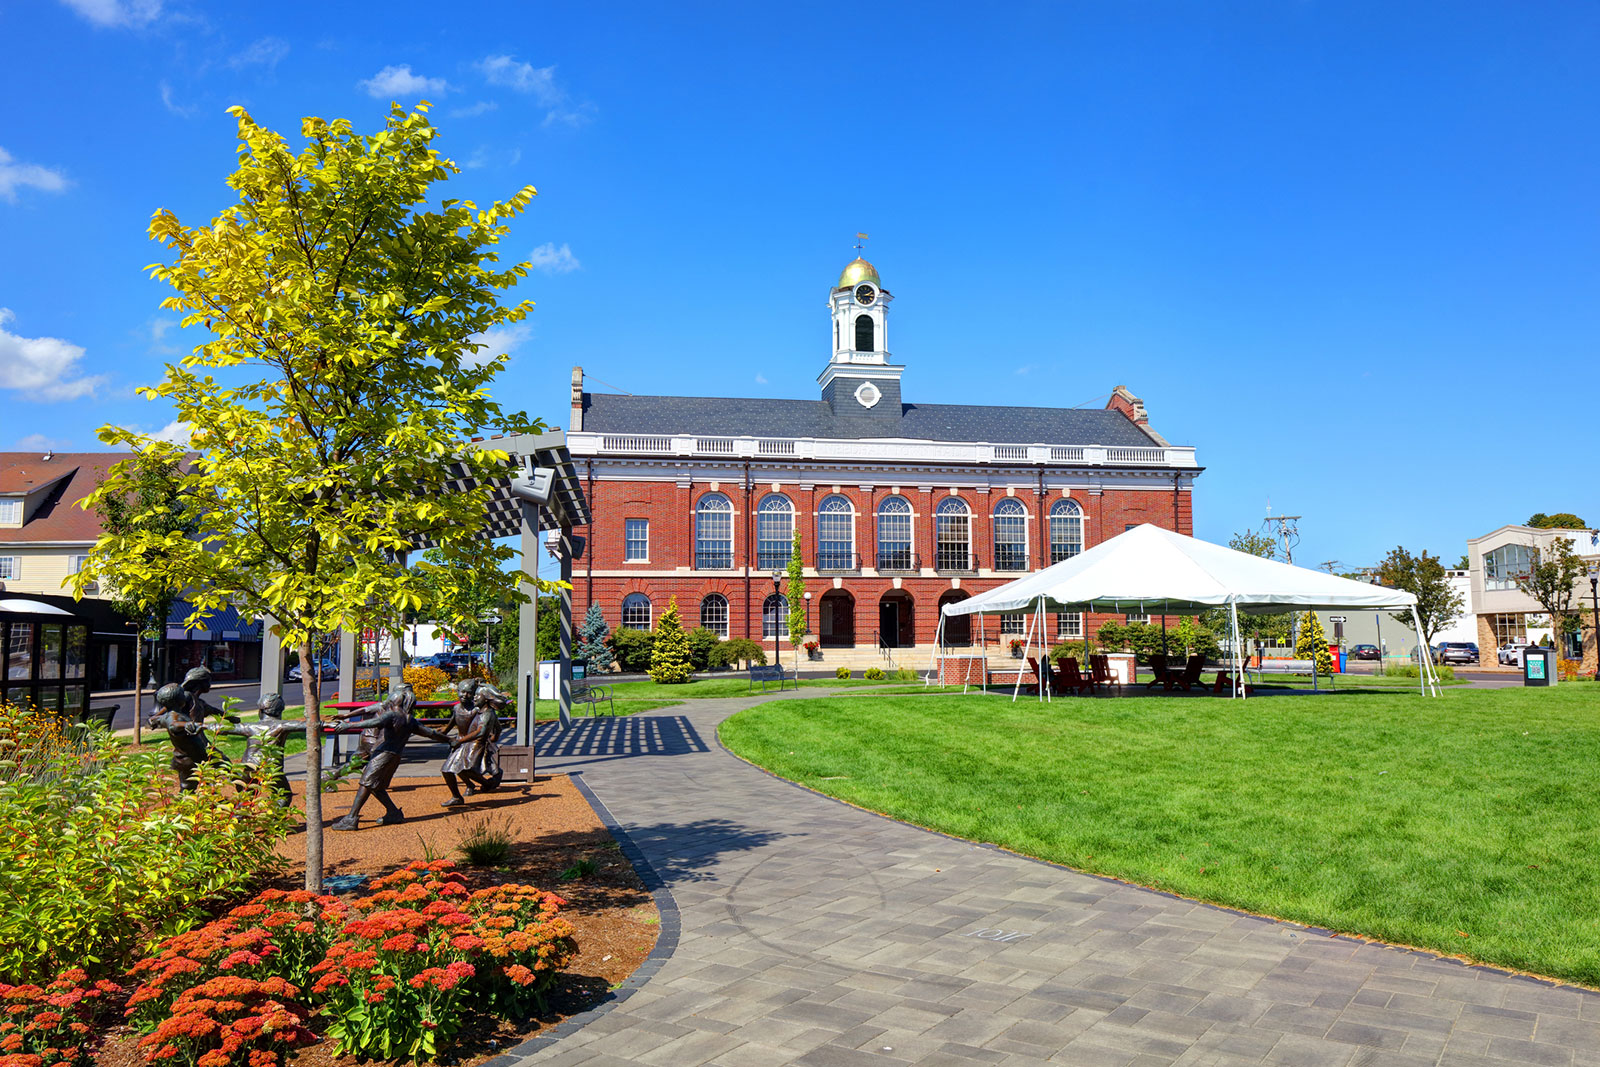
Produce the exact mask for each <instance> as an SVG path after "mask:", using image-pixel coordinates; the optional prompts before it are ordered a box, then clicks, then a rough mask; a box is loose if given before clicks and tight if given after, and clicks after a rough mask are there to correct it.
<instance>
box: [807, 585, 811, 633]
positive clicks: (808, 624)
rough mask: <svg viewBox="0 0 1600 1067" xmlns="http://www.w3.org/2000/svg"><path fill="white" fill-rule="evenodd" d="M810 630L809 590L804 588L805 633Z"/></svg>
mask: <svg viewBox="0 0 1600 1067" xmlns="http://www.w3.org/2000/svg"><path fill="white" fill-rule="evenodd" d="M810 632H811V590H809V589H807V590H806V633H810Z"/></svg>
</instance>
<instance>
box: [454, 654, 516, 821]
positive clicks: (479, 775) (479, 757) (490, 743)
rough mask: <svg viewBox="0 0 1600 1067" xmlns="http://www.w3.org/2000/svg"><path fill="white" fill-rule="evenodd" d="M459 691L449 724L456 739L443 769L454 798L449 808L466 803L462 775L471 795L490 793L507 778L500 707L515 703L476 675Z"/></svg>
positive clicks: (457, 690)
mask: <svg viewBox="0 0 1600 1067" xmlns="http://www.w3.org/2000/svg"><path fill="white" fill-rule="evenodd" d="M456 692H457V694H458V695H459V696H460V699H459V700H458V701H457V703H456V706H455V707H454V708H453V709H452V711H451V718H450V726H449V727H448V729H453V730H455V732H456V741H455V744H454V747H453V748H452V749H451V750H450V755H449V756H448V757H446V759H445V761H444V767H443V768H442V771H441V773H443V775H444V784H445V785H446V786H448V787H449V789H450V799H449V800H446V801H444V802H443V803H442V805H441V806H442V807H446V808H454V807H459V806H460V805H462V804H465V803H466V800H464V799H463V798H462V796H461V790H460V789H459V788H458V787H457V785H456V779H457V778H458V777H459V778H460V779H461V780H462V781H463V782H465V783H466V788H467V794H468V795H469V796H470V795H471V794H473V793H476V792H478V790H480V789H481V790H483V791H484V792H486V793H488V792H492V791H494V790H495V789H497V788H499V785H500V780H501V779H502V778H503V777H504V772H503V771H502V770H501V768H500V745H499V741H500V709H501V708H504V707H506V706H508V705H509V704H510V703H511V698H510V697H508V696H506V695H505V694H504V693H502V692H500V690H498V689H496V688H495V687H494V686H492V685H490V684H488V683H487V682H480V681H478V680H477V679H475V678H468V679H467V680H466V681H463V682H461V683H459V684H458V685H457V686H456Z"/></svg>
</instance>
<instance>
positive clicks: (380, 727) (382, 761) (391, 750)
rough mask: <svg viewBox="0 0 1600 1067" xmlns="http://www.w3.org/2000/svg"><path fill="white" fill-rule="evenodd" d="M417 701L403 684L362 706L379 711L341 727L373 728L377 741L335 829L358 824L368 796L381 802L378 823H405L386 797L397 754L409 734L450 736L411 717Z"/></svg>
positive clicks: (437, 738) (397, 762)
mask: <svg viewBox="0 0 1600 1067" xmlns="http://www.w3.org/2000/svg"><path fill="white" fill-rule="evenodd" d="M416 704H417V694H416V693H414V692H412V690H411V687H410V686H409V685H404V684H402V685H401V686H400V687H399V688H398V689H397V690H396V691H395V692H394V693H393V694H392V695H391V696H390V697H389V699H388V700H385V701H384V702H383V703H381V704H370V705H368V706H367V707H365V708H363V709H362V713H363V714H365V713H368V712H377V713H378V714H376V715H374V716H373V717H372V718H370V719H357V720H355V721H353V722H347V723H345V725H344V726H343V727H342V728H341V730H340V732H341V733H356V732H359V731H361V730H366V729H376V731H377V735H378V740H377V744H375V745H373V746H372V754H371V756H369V757H368V759H367V765H366V767H365V768H363V769H362V771H361V784H360V785H359V786H357V787H356V797H355V801H354V802H353V803H352V804H351V805H350V813H349V814H348V815H346V816H345V817H344V818H342V819H340V820H339V821H338V822H336V823H334V824H333V828H334V829H335V830H354V829H356V828H358V827H359V826H360V825H361V806H362V805H363V804H365V803H366V802H367V798H368V797H376V798H377V799H378V803H379V804H382V805H383V808H384V815H383V817H382V818H380V819H379V820H378V825H379V826H393V825H394V824H396V823H401V822H405V819H406V816H405V813H404V812H402V811H401V810H400V809H399V808H398V807H396V806H395V803H394V801H392V800H390V799H389V783H390V781H392V780H393V778H394V773H395V771H397V770H399V768H400V753H401V752H402V751H404V750H405V747H406V742H407V741H409V740H411V735H412V734H421V735H422V736H423V737H426V738H430V739H431V740H434V741H441V742H443V743H445V744H450V738H449V737H447V736H445V735H444V734H442V733H440V732H439V731H437V730H434V729H430V728H429V727H427V726H424V725H423V724H422V723H420V722H418V721H417V720H416V718H415V716H414V712H415V710H416Z"/></svg>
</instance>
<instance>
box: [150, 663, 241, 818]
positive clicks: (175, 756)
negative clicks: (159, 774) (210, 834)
mask: <svg viewBox="0 0 1600 1067" xmlns="http://www.w3.org/2000/svg"><path fill="white" fill-rule="evenodd" d="M192 702H193V696H192V694H190V693H189V692H186V691H185V690H184V688H183V686H181V685H179V684H178V683H177V682H168V683H167V684H166V685H164V686H162V687H161V688H160V689H157V690H156V709H157V710H156V712H155V714H153V715H151V716H150V718H149V719H148V720H146V722H145V725H146V726H148V727H150V728H151V729H153V730H165V731H167V737H168V738H169V739H170V740H171V741H172V763H171V764H170V766H171V767H172V769H173V770H174V771H176V772H177V775H178V790H179V791H180V792H183V793H192V792H194V791H195V789H197V788H198V787H199V785H200V782H199V780H198V779H196V778H195V776H194V772H195V768H196V767H199V766H200V764H202V763H227V762H228V757H227V756H226V755H225V754H224V753H223V752H221V751H220V750H218V749H215V748H212V747H211V742H210V740H209V739H208V738H207V737H206V734H205V730H204V728H203V727H202V726H201V724H200V723H199V721H197V720H195V719H191V718H190V717H189V711H190V707H191V705H192Z"/></svg>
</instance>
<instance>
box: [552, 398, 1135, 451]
mask: <svg viewBox="0 0 1600 1067" xmlns="http://www.w3.org/2000/svg"><path fill="white" fill-rule="evenodd" d="M583 404H584V412H583V429H584V431H585V432H589V433H614V434H697V435H701V436H707V437H712V436H715V437H820V438H830V439H844V440H854V439H857V438H862V437H869V438H870V437H903V438H907V439H910V440H913V441H987V442H992V443H999V444H1053V445H1109V446H1112V447H1131V448H1142V447H1149V446H1151V445H1155V444H1157V443H1158V442H1156V441H1155V440H1154V439H1153V438H1151V437H1150V435H1149V434H1147V433H1145V432H1144V431H1143V430H1141V429H1140V428H1139V427H1138V426H1136V425H1135V424H1134V423H1133V421H1132V420H1130V419H1129V418H1128V417H1127V416H1126V415H1123V414H1122V413H1121V412H1119V411H1115V410H1112V409H1109V408H1026V407H984V406H980V405H977V404H902V405H901V408H900V417H899V418H898V419H896V418H893V417H892V416H890V417H889V418H883V419H871V420H868V419H863V418H861V417H859V416H854V415H852V416H851V417H849V418H841V417H839V416H836V415H834V413H833V411H832V409H831V408H829V406H828V403H827V401H825V400H753V399H742V398H736V397H706V396H621V395H617V394H614V393H584V394H583Z"/></svg>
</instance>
